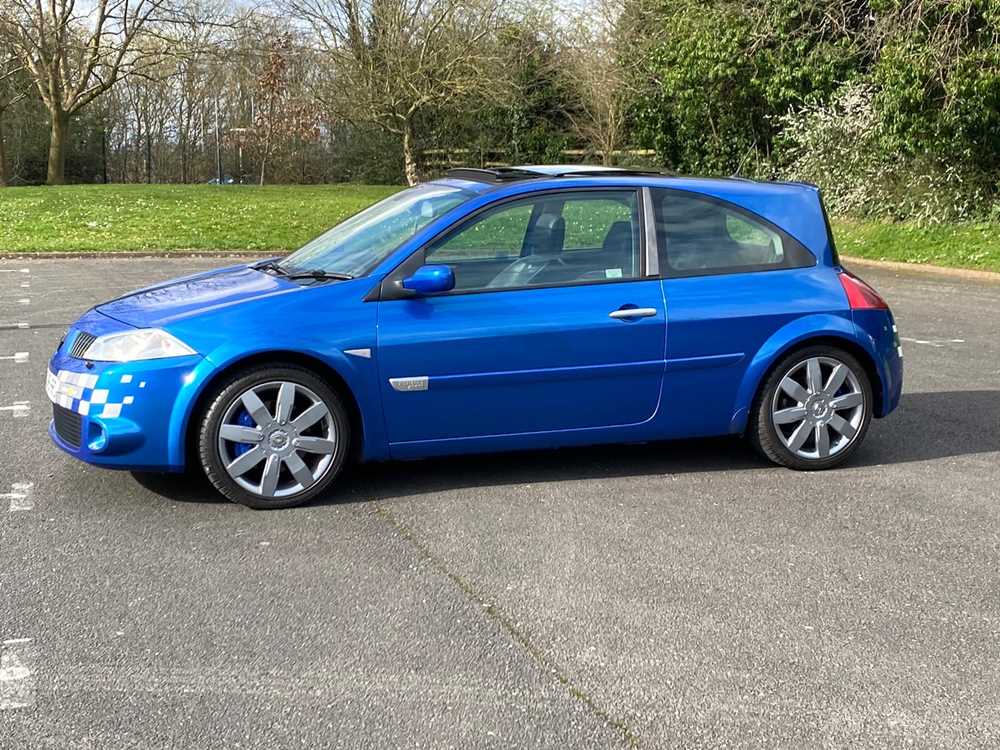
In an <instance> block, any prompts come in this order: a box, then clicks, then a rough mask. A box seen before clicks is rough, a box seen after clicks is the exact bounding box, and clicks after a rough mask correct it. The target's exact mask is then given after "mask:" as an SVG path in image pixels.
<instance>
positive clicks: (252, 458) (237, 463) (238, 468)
mask: <svg viewBox="0 0 1000 750" xmlns="http://www.w3.org/2000/svg"><path fill="white" fill-rule="evenodd" d="M263 460H264V449H263V448H261V447H260V446H259V445H257V446H254V447H253V448H251V449H250V450H248V451H247V452H246V453H244V454H243V455H242V456H240V457H238V458H236V459H235V460H234V461H232V462H231V463H230V464H229V465H228V466H226V471H228V472H229V475H230V476H232V477H239V476H243V475H244V474H246V473H247V472H248V471H250V469H252V468H253V467H254V466H256V465H257V464H259V463H260V462H261V461H263Z"/></svg>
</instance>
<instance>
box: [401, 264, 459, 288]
mask: <svg viewBox="0 0 1000 750" xmlns="http://www.w3.org/2000/svg"><path fill="white" fill-rule="evenodd" d="M402 287H403V289H408V290H409V291H411V292H416V293H417V294H436V293H438V292H450V291H451V290H452V289H454V288H455V272H454V271H452V270H451V266H444V265H427V266H420V268H418V269H417V270H416V271H414V272H413V275H412V276H408V277H407V278H405V279H403V283H402Z"/></svg>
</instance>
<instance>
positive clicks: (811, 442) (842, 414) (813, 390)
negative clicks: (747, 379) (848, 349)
mask: <svg viewBox="0 0 1000 750" xmlns="http://www.w3.org/2000/svg"><path fill="white" fill-rule="evenodd" d="M866 408H867V404H866V403H865V395H864V391H863V390H862V388H861V383H860V382H859V380H858V377H857V375H855V373H854V371H853V370H852V369H851V368H850V367H849V366H848V365H847V364H845V363H844V362H841V361H840V360H838V359H834V358H833V357H821V356H820V357H810V358H808V359H805V360H802V361H801V362H798V363H796V364H795V365H793V366H792V367H791V369H789V370H788V372H786V373H785V375H784V377H782V379H781V381H780V382H779V384H778V387H777V389H776V390H775V392H774V398H773V399H772V402H771V422H772V424H773V425H774V430H775V432H776V433H777V435H778V438H779V439H780V440H781V442H782V443H783V444H784V445H785V447H786V448H788V450H790V451H791V452H792V453H794V454H795V455H796V456H798V457H799V458H804V459H811V460H817V459H825V458H829V457H830V456H835V455H837V454H838V453H840V452H842V451H843V450H845V449H846V448H847V447H848V446H849V445H851V443H853V442H854V440H855V438H857V436H858V434H859V432H860V430H861V425H862V423H863V421H864V417H865V409H866Z"/></svg>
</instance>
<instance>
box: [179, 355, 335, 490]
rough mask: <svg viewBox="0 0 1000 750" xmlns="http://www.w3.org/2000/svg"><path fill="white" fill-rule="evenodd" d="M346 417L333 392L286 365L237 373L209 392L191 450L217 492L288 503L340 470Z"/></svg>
mask: <svg viewBox="0 0 1000 750" xmlns="http://www.w3.org/2000/svg"><path fill="white" fill-rule="evenodd" d="M349 442H350V422H349V420H348V418H347V413H346V411H345V410H344V407H343V404H342V403H341V401H340V398H339V397H338V396H337V394H336V393H335V392H334V390H333V389H332V388H330V387H329V386H328V385H327V384H326V383H325V382H324V381H323V380H322V379H320V378H319V377H317V376H316V375H315V374H314V373H312V372H311V371H309V370H306V369H304V368H301V367H296V366H293V365H287V366H281V367H260V368H255V369H252V370H249V371H247V372H244V373H241V374H240V375H237V376H236V377H234V378H233V379H232V380H230V381H229V382H228V383H227V384H225V385H223V386H222V387H221V388H220V389H219V390H218V391H217V393H216V395H215V397H214V398H212V400H211V402H210V404H209V406H208V408H207V409H206V411H205V415H204V417H203V419H202V425H201V432H200V434H199V453H200V456H201V464H202V467H203V468H204V470H205V474H206V475H207V476H208V478H209V480H210V481H211V482H212V484H213V485H214V486H215V488H216V489H217V490H219V492H221V493H222V494H223V495H225V496H226V497H227V498H229V499H230V500H232V501H233V502H237V503H241V504H243V505H246V506H249V507H251V508H258V509H265V508H288V507H292V506H295V505H300V504H302V503H304V502H306V501H308V500H310V499H312V498H314V497H316V496H317V495H318V494H319V493H321V492H322V491H323V490H324V489H326V488H327V487H328V486H329V485H330V483H331V482H333V480H334V479H335V478H336V476H337V475H338V474H339V473H340V471H341V469H342V468H343V465H344V460H345V457H346V455H347V447H348V444H349Z"/></svg>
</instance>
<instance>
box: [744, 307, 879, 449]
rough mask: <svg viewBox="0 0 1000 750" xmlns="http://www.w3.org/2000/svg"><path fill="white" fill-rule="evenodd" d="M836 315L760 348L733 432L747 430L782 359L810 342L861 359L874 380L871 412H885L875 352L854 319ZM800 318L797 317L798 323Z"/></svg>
mask: <svg viewBox="0 0 1000 750" xmlns="http://www.w3.org/2000/svg"><path fill="white" fill-rule="evenodd" d="M824 317H833V316H824ZM834 319H835V320H838V321H842V322H840V323H836V324H834V325H833V326H824V327H823V328H822V329H818V330H816V329H813V330H810V331H805V332H799V333H798V335H786V336H783V337H780V338H779V335H780V334H781V333H782V331H779V332H778V333H776V334H775V335H774V336H773V337H772V338H771V339H769V340H768V341H767V342H766V343H765V344H764V345H763V346H762V347H761V348H760V349H759V350H758V352H757V354H756V356H755V357H754V359H753V360H752V361H751V363H750V365H749V366H748V367H747V369H746V372H745V373H744V377H743V381H742V383H741V384H740V389H739V393H738V396H737V403H736V406H735V409H734V410H733V416H732V420H731V421H730V432H731V433H733V434H741V433H743V432H744V431H745V430H746V425H747V420H748V418H749V415H750V410H751V407H752V406H753V404H754V403H755V402H756V399H757V397H758V396H759V395H760V389H761V388H762V387H763V385H764V383H766V382H767V378H768V377H769V376H770V375H771V373H772V372H773V371H774V368H775V367H777V366H778V364H779V363H780V362H781V360H782V359H784V358H785V357H787V356H788V355H789V354H792V353H793V352H796V351H799V350H801V349H805V348H807V347H810V346H823V345H825V346H832V347H834V348H837V349H842V350H843V351H845V352H847V353H848V354H850V355H851V356H852V357H854V358H855V359H856V360H858V362H859V363H860V364H861V366H862V367H863V368H864V371H865V375H866V376H867V377H868V381H869V383H870V384H871V388H872V398H873V399H874V402H875V403H874V404H873V405H872V407H873V408H872V414H873V416H875V417H881V416H883V415H884V409H885V403H886V391H885V379H884V378H883V377H882V373H881V372H880V370H879V367H878V364H877V360H876V358H875V356H874V354H873V353H872V352H871V351H869V350H868V349H867V348H866V347H865V346H864V344H863V343H862V342H861V341H859V338H858V336H857V335H856V334H855V330H854V323H853V322H851V321H849V320H845V319H843V318H834ZM800 320H801V319H800ZM798 322H799V321H796V323H798ZM792 325H795V324H792ZM782 330H784V329H782Z"/></svg>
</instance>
